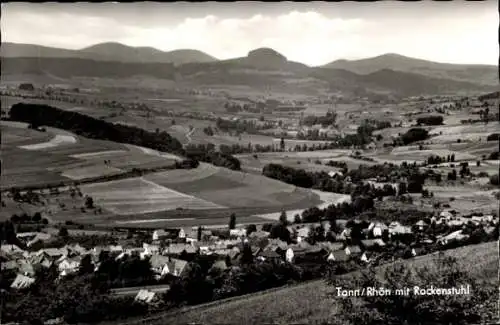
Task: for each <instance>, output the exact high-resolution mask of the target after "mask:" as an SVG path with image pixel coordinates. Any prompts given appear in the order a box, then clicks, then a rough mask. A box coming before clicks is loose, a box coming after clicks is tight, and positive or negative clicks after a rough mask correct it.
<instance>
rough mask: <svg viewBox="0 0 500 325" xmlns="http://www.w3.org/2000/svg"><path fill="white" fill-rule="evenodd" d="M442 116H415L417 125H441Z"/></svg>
mask: <svg viewBox="0 0 500 325" xmlns="http://www.w3.org/2000/svg"><path fill="white" fill-rule="evenodd" d="M442 124H443V117H442V116H440V115H431V116H423V117H419V118H417V125H442Z"/></svg>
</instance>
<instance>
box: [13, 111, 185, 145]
mask: <svg viewBox="0 0 500 325" xmlns="http://www.w3.org/2000/svg"><path fill="white" fill-rule="evenodd" d="M10 117H11V119H13V120H16V121H21V122H27V123H30V124H31V125H34V126H41V125H47V126H51V127H55V128H60V129H63V130H68V131H71V132H74V133H76V134H78V135H81V136H84V137H87V138H91V139H100V140H111V141H115V142H122V143H129V144H134V145H138V146H143V147H147V148H151V149H155V150H159V151H163V152H172V153H177V154H184V150H183V148H182V144H181V143H180V142H179V141H178V140H177V139H176V138H174V137H172V136H171V135H170V134H168V133H167V132H158V133H156V132H148V131H145V130H143V129H140V128H137V127H134V126H129V125H122V124H114V123H110V122H106V121H104V120H99V119H96V118H93V117H91V116H88V115H84V114H80V113H78V112H70V111H65V110H62V109H59V108H55V107H52V106H48V105H37V104H24V103H19V104H15V105H13V106H12V108H11V110H10Z"/></svg>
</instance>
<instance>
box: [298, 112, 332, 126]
mask: <svg viewBox="0 0 500 325" xmlns="http://www.w3.org/2000/svg"><path fill="white" fill-rule="evenodd" d="M336 121H337V113H336V112H332V111H328V112H327V113H326V114H325V115H324V116H316V115H308V116H306V117H304V118H303V119H302V121H301V124H302V125H305V126H313V125H316V124H321V126H323V127H327V126H335V123H336Z"/></svg>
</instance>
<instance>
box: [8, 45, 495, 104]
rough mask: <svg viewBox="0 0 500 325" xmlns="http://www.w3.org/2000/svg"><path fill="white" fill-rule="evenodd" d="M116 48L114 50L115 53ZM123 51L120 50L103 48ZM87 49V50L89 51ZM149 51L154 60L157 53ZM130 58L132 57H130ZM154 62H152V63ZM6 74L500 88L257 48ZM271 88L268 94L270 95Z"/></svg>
mask: <svg viewBox="0 0 500 325" xmlns="http://www.w3.org/2000/svg"><path fill="white" fill-rule="evenodd" d="M111 47H113V48H111ZM104 48H105V49H106V51H107V49H110V50H115V51H116V50H119V49H120V45H118V46H116V47H115V45H112V46H106V47H104ZM102 49H103V47H98V48H97V49H96V48H95V47H94V48H93V49H91V50H92V51H90V50H89V52H85V53H87V55H90V54H89V53H91V52H92V55H101V56H105V55H106V54H107V53H110V55H116V54H115V53H114V52H113V51H109V52H106V51H103V50H102ZM87 50H88V49H87ZM139 51H142V52H141V53H144V51H149V53H151V54H150V55H151V56H154V55H156V54H157V52H156V51H157V50H154V49H151V48H147V49H144V48H143V49H140V50H139ZM127 55H128V57H130V56H131V55H133V54H127ZM149 59H150V58H148V60H149ZM1 70H2V75H3V76H12V75H30V74H31V75H38V76H40V75H46V76H51V77H58V78H67V79H71V78H74V77H97V78H115V79H126V78H130V77H135V76H141V78H145V79H147V78H156V79H163V80H171V81H175V82H179V83H186V84H188V85H192V86H195V87H196V86H201V85H207V86H215V85H229V86H248V87H251V88H253V89H259V90H265V91H269V88H271V89H272V91H275V92H283V93H307V94H311V95H314V94H317V93H318V92H321V91H323V90H325V91H341V92H343V93H345V94H346V95H348V94H353V95H355V96H362V97H365V96H366V95H370V94H391V95H395V96H418V95H424V94H427V95H431V94H444V93H449V94H452V93H458V92H471V91H473V92H484V93H486V92H491V91H495V90H497V89H498V88H497V87H493V86H484V85H479V84H477V83H471V82H464V81H457V80H453V79H446V78H435V77H428V76H425V75H422V74H416V73H408V72H402V71H395V70H390V69H383V70H379V71H376V72H373V73H369V74H357V73H354V72H351V71H347V70H342V69H329V68H310V67H308V66H306V65H304V64H301V63H296V62H291V61H288V60H287V59H286V58H285V57H284V56H283V55H281V54H279V53H278V52H276V51H274V50H271V49H257V50H254V51H251V52H250V53H249V55H247V56H246V57H242V58H237V59H232V60H225V61H217V62H206V63H200V62H198V63H188V64H181V65H178V66H175V65H173V64H167V63H126V62H117V61H113V62H111V61H104V60H89V59H81V58H8V57H7V58H3V59H2V66H1ZM266 89H267V90H266Z"/></svg>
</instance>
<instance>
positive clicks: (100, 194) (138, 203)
mask: <svg viewBox="0 0 500 325" xmlns="http://www.w3.org/2000/svg"><path fill="white" fill-rule="evenodd" d="M81 190H82V192H83V193H85V194H87V195H90V196H92V198H94V201H95V202H96V204H97V205H99V206H102V207H103V208H105V209H107V210H109V211H111V212H113V213H114V214H117V215H137V214H142V213H149V212H157V211H165V210H175V209H178V208H182V209H191V210H199V209H222V208H224V207H223V206H220V205H217V204H214V203H212V202H208V201H205V200H202V199H199V198H196V197H194V196H191V195H187V194H183V193H180V192H177V191H174V190H171V189H168V188H166V187H163V186H160V185H158V184H155V183H153V182H151V181H148V180H145V179H143V178H128V179H124V180H118V181H110V182H102V183H94V184H86V185H83V186H82V187H81Z"/></svg>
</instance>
